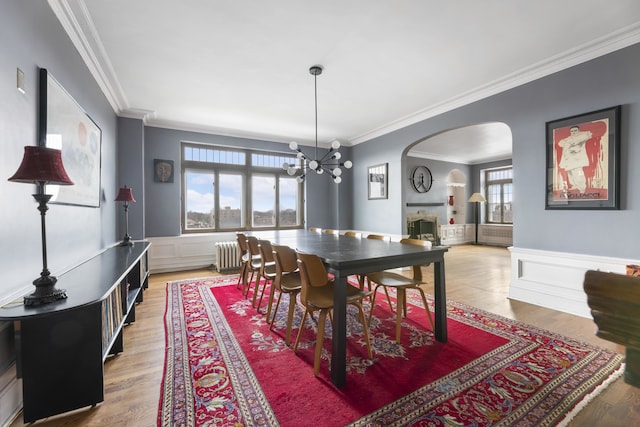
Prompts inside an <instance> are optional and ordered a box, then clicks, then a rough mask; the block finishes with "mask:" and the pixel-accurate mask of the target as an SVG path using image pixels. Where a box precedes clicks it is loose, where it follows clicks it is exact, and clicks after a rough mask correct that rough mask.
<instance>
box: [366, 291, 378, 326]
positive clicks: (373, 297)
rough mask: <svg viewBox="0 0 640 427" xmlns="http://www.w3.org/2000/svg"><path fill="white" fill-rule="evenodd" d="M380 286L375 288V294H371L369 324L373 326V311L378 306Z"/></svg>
mask: <svg viewBox="0 0 640 427" xmlns="http://www.w3.org/2000/svg"><path fill="white" fill-rule="evenodd" d="M378 286H380V285H376V287H375V288H373V293H372V294H371V309H370V310H369V321H368V323H369V324H371V318H372V317H373V309H374V308H375V306H376V294H377V293H378Z"/></svg>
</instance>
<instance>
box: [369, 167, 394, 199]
mask: <svg viewBox="0 0 640 427" xmlns="http://www.w3.org/2000/svg"><path fill="white" fill-rule="evenodd" d="M388 167H389V164H388V163H383V164H380V165H375V166H369V170H368V171H367V174H368V175H367V183H368V185H369V200H372V199H387V198H388V196H387V188H388V187H387V184H388V183H387V169H388Z"/></svg>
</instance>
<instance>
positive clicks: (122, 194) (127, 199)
mask: <svg viewBox="0 0 640 427" xmlns="http://www.w3.org/2000/svg"><path fill="white" fill-rule="evenodd" d="M115 201H116V202H124V223H125V232H124V238H123V239H122V242H120V246H131V245H133V242H132V241H131V236H129V203H134V202H135V201H136V199H134V198H133V192H132V191H131V188H129V187H127V186H126V185H125V186H124V187H122V188H121V189H120V191H119V192H118V196H117V197H116V199H115Z"/></svg>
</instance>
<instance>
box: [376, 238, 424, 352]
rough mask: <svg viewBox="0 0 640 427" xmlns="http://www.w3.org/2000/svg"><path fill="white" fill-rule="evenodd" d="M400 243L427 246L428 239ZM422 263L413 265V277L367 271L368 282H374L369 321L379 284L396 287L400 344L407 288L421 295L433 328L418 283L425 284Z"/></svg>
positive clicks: (406, 240)
mask: <svg viewBox="0 0 640 427" xmlns="http://www.w3.org/2000/svg"><path fill="white" fill-rule="evenodd" d="M400 243H402V244H405V245H414V246H425V247H427V246H429V243H430V242H428V241H426V240H419V239H402V240H400ZM421 267H422V265H413V266H412V268H413V277H412V278H410V277H406V276H404V275H402V274H399V273H395V272H393V271H388V270H385V271H376V272H374V273H367V274H366V276H367V279H368V281H369V283H371V282H373V283H375V284H376V285H375V287H374V289H373V297H372V298H371V310H370V311H369V322H371V317H372V316H373V309H374V307H375V301H376V294H377V291H378V288H379V287H380V286H382V287H383V289H385V291H386V289H387V288H394V289H396V292H397V294H396V342H397V343H398V344H400V332H401V326H402V314H403V313H404V316H405V317H406V316H407V294H406V291H407V289H416V290H418V292H420V296H421V297H422V302H423V304H424V308H425V310H426V312H427V317H428V318H429V323H430V324H431V329H432V330H435V329H434V325H433V318H432V317H431V311H430V310H429V305H428V304H427V297H426V296H425V293H424V290H422V287H421V286H420V285H424V284H426V282H425V281H424V280H423V279H422V268H421ZM387 298H389V294H388V293H387ZM388 302H389V305H390V306H391V300H388Z"/></svg>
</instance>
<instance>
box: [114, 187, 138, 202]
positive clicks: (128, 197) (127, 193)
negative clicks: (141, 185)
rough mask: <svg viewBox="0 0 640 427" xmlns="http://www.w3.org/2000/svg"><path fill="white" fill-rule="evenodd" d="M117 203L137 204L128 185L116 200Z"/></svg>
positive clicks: (121, 190) (122, 189)
mask: <svg viewBox="0 0 640 427" xmlns="http://www.w3.org/2000/svg"><path fill="white" fill-rule="evenodd" d="M115 201H116V202H135V201H136V199H134V198H133V192H132V191H131V189H130V188H128V187H127V186H126V185H125V186H124V187H122V188H121V189H120V192H119V193H118V196H117V197H116V199H115Z"/></svg>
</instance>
